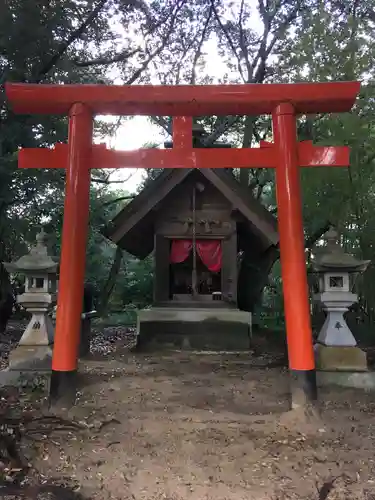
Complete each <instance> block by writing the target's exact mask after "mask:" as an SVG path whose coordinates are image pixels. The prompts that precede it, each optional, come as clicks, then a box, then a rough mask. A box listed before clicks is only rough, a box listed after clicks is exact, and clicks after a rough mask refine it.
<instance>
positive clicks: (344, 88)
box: [5, 82, 360, 407]
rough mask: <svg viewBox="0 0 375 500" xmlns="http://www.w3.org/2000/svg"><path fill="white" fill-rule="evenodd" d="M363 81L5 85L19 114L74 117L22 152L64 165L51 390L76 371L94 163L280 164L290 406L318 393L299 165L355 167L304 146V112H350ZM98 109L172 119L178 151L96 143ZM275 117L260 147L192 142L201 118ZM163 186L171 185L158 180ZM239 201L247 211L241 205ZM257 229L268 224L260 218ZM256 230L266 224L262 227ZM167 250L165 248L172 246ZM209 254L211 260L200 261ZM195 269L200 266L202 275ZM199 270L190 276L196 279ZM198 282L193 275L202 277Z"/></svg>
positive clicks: (59, 389)
mask: <svg viewBox="0 0 375 500" xmlns="http://www.w3.org/2000/svg"><path fill="white" fill-rule="evenodd" d="M359 89H360V84H359V83H358V82H338V83H311V84H263V85H258V84H251V85H218V86H216V85H212V86H194V85H192V86H183V85H181V86H147V85H145V86H105V85H35V84H14V83H9V84H6V85H5V91H6V95H7V99H8V101H9V104H10V105H11V107H12V109H13V111H14V112H15V113H23V114H33V113H35V114H54V115H66V116H69V137H68V144H59V145H56V147H55V148H54V149H43V148H40V149H21V151H20V152H19V166H20V167H21V168H63V169H66V194H65V209H64V224H63V233H62V250H61V263H60V285H59V296H58V308H57V321H56V332H55V344H54V352H53V361H52V380H51V396H53V397H61V396H64V395H66V393H67V392H69V391H70V390H71V389H72V387H74V386H73V384H72V378H73V377H74V374H75V373H76V370H77V361H78V345H79V337H80V323H81V312H82V311H81V309H82V299H83V284H84V272H85V257H86V240H87V227H88V215H89V191H90V170H91V169H95V168H126V167H131V168H134V167H143V168H174V169H176V168H177V169H196V168H199V169H210V168H212V167H214V168H216V169H220V168H230V167H236V168H275V169H276V195H277V207H278V213H277V215H278V230H279V245H280V252H281V268H282V281H283V293H284V308H285V320H286V330H287V344H288V359H289V368H290V373H291V381H292V390H291V393H292V407H298V406H303V405H306V404H309V403H310V402H311V401H312V400H314V399H315V398H316V374H315V362H314V352H313V342H312V332H311V323H310V310H309V300H308V286H307V276H306V262H305V252H304V232H303V223H302V210H301V192H300V179H299V167H321V166H338V167H340V166H348V165H349V149H348V148H347V147H316V146H313V145H312V143H310V142H305V143H298V141H297V129H296V119H297V116H298V115H300V114H309V113H313V114H317V113H332V112H335V113H340V112H346V111H349V110H350V109H351V107H352V106H353V104H354V101H355V99H356V96H357V94H358V92H359ZM96 114H101V115H103V114H113V115H151V116H172V117H174V118H173V148H172V149H169V150H168V149H167V150H158V149H148V150H139V151H135V152H125V151H113V150H107V149H106V148H105V147H104V146H95V145H93V144H92V128H93V117H94V116H95V115H96ZM264 114H271V115H272V125H273V136H274V137H273V139H274V141H273V143H262V144H261V145H260V146H261V147H260V148H244V149H220V148H212V149H211V148H210V149H200V148H194V147H193V136H192V117H193V116H212V115H216V116H227V115H251V116H254V115H264ZM160 190H161V192H163V190H164V187H163V186H161V187H160ZM241 207H242V209H243V210H244V211H246V210H247V208H246V207H245V206H243V204H241ZM253 223H254V225H255V227H256V226H257V225H258V226H259V227H260V226H261V225H262V221H260V220H257V218H256V216H255V217H254V218H253ZM259 227H258V229H259ZM165 248H166V247H165ZM201 260H203V259H202V258H201ZM195 274H196V273H195ZM193 277H194V276H192V278H193ZM194 279H195V278H194Z"/></svg>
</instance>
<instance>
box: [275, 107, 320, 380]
mask: <svg viewBox="0 0 375 500" xmlns="http://www.w3.org/2000/svg"><path fill="white" fill-rule="evenodd" d="M272 122H273V134H274V140H275V147H276V149H277V161H278V165H277V167H276V198H277V220H278V231H279V238H280V243H279V245H280V256H281V277H282V281H283V293H284V310H285V323H286V331H287V343H288V358H289V367H290V368H291V369H292V370H313V369H314V367H315V361H314V352H313V339H312V330H311V321H310V309H309V298H308V284H307V274H306V256H305V243H304V241H305V238H304V232H303V221H302V201H301V186H300V172H299V168H298V148H297V144H298V143H297V130H296V117H295V115H294V109H293V106H292V105H290V104H280V105H279V106H278V107H277V108H276V110H275V112H274V113H273V117H272Z"/></svg>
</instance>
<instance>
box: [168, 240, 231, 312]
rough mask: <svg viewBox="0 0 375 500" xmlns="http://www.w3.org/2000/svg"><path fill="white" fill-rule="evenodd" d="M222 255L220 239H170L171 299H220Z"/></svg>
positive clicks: (207, 300) (205, 300) (206, 300)
mask: <svg viewBox="0 0 375 500" xmlns="http://www.w3.org/2000/svg"><path fill="white" fill-rule="evenodd" d="M221 255H222V249H221V241H220V240H216V239H205V240H203V239H199V240H196V241H194V240H192V239H190V240H187V239H180V240H171V250H170V261H171V266H170V269H171V272H170V277H171V281H170V299H171V300H175V301H181V300H182V301H203V302H212V301H213V300H221V292H222V289H223V287H222V283H221V278H222V275H221Z"/></svg>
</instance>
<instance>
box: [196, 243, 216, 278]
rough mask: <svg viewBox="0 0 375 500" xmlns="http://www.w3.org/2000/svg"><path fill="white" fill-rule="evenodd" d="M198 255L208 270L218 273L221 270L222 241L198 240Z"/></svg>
mask: <svg viewBox="0 0 375 500" xmlns="http://www.w3.org/2000/svg"><path fill="white" fill-rule="evenodd" d="M197 253H198V255H199V257H200V258H201V261H202V262H203V264H204V265H205V266H206V267H207V269H208V270H209V271H211V272H213V273H218V272H219V271H220V269H221V258H222V251H221V241H220V240H198V241H197Z"/></svg>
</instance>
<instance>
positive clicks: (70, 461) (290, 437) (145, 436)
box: [34, 353, 375, 500]
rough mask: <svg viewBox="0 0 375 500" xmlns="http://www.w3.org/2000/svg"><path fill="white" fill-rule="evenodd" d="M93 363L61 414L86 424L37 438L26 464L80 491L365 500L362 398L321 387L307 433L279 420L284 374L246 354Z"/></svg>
mask: <svg viewBox="0 0 375 500" xmlns="http://www.w3.org/2000/svg"><path fill="white" fill-rule="evenodd" d="M93 365H94V364H93V363H92V364H89V366H88V367H87V374H86V375H85V379H86V386H84V387H83V388H82V390H81V391H80V395H79V404H78V406H76V407H75V408H74V409H72V410H71V411H70V414H69V417H70V418H74V419H75V420H77V421H80V422H82V424H83V425H84V426H86V428H87V426H88V429H89V430H86V431H85V432H84V435H75V434H74V433H73V434H71V436H70V438H68V439H67V438H66V437H64V438H58V437H56V438H53V442H51V441H49V442H47V441H44V443H43V445H40V446H39V448H38V453H37V458H35V459H34V465H35V467H36V468H37V469H38V470H39V471H40V473H41V474H43V475H44V476H45V477H46V478H48V477H56V476H58V477H62V478H63V477H68V478H70V480H73V481H75V482H77V484H79V485H81V490H80V491H81V493H82V494H83V496H84V497H85V498H93V499H98V500H99V499H100V500H102V499H121V500H126V499H136V500H146V499H147V500H151V499H153V500H154V499H155V500H159V499H168V500H187V499H189V500H204V499H215V500H224V499H233V500H242V499H246V500H252V499H254V500H255V499H256V500H261V499H272V500H276V499H280V500H281V499H286V498H288V499H294V498H296V499H297V498H298V499H307V498H311V499H316V500H326V499H327V500H332V499H351V500H352V499H356V498H358V499H363V500H365V499H366V500H370V499H375V468H374V460H375V456H374V451H373V449H374V447H373V440H374V436H375V434H374V425H375V424H374V423H375V421H374V409H375V400H374V397H373V394H366V393H364V392H362V391H358V390H357V391H351V390H340V391H337V390H324V391H321V392H320V399H321V402H320V407H321V413H322V425H321V427H320V426H319V427H318V428H316V429H315V431H314V434H312V435H310V434H309V433H308V432H307V431H308V430H309V429H308V428H306V427H303V429H302V430H303V432H302V433H301V432H299V429H297V428H296V427H295V426H293V425H289V426H287V427H285V426H284V425H282V422H283V421H284V422H287V423H288V418H286V419H285V418H284V420H283V419H282V421H281V422H280V414H281V412H283V411H285V410H286V409H287V408H288V403H287V399H288V385H287V374H286V372H285V371H282V370H280V369H276V368H275V369H264V368H260V367H257V366H255V365H259V360H254V359H250V358H249V356H248V355H246V354H242V355H240V356H234V355H217V354H216V355H209V354H204V355H203V354H190V355H187V354H181V353H173V354H171V355H165V356H160V355H157V356H156V355H155V356H143V355H136V356H133V355H130V354H126V355H123V357H122V358H120V359H117V360H115V361H106V362H103V363H102V364H101V366H100V367H97V368H94V366H93ZM271 412H272V413H271ZM289 423H290V422H289ZM335 478H337V479H335ZM334 479H335V480H334ZM333 480H334V481H333ZM332 481H333V484H331V482H332Z"/></svg>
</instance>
